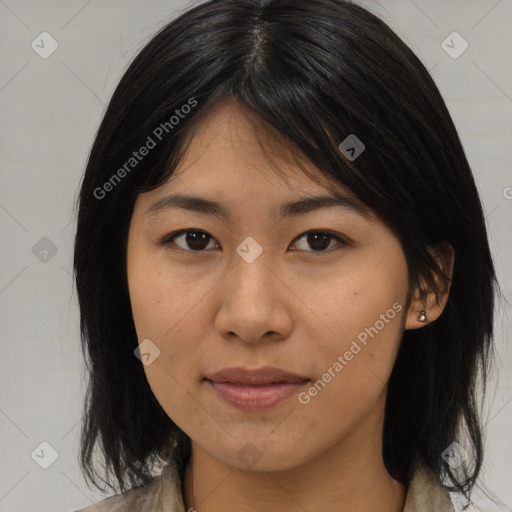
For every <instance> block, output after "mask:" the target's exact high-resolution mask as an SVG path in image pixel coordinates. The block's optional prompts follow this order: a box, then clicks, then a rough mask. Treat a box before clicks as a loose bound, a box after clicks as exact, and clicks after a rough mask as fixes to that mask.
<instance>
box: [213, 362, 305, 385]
mask: <svg viewBox="0 0 512 512" xmlns="http://www.w3.org/2000/svg"><path fill="white" fill-rule="evenodd" d="M206 379H207V380H210V381H212V382H229V383H230V384H245V385H253V386H257V385H263V384H273V383H277V382H304V381H307V380H309V379H306V378H305V377H301V376H299V375H295V374H293V373H290V372H287V371H285V370H281V369H280V368H275V367H273V366H265V367H263V368H257V369H253V370H251V369H249V368H242V367H240V366H236V367H232V368H224V369H223V370H221V371H219V372H216V373H213V374H210V375H207V376H206Z"/></svg>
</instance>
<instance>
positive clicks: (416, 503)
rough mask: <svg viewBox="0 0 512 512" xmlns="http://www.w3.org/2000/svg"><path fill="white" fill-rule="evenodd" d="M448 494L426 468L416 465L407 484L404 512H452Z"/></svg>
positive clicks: (438, 480) (439, 481)
mask: <svg viewBox="0 0 512 512" xmlns="http://www.w3.org/2000/svg"><path fill="white" fill-rule="evenodd" d="M453 510H454V508H453V505H452V501H451V498H450V493H449V492H448V490H447V489H446V487H444V486H443V485H442V483H441V480H440V479H439V478H438V477H437V476H436V475H434V474H433V473H432V472H431V471H430V470H429V469H428V468H427V467H426V466H424V465H422V464H416V465H415V466H414V471H413V475H412V480H411V481H410V482H409V486H408V490H407V496H406V501H405V507H404V512H453Z"/></svg>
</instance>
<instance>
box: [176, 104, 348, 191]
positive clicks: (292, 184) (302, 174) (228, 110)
mask: <svg viewBox="0 0 512 512" xmlns="http://www.w3.org/2000/svg"><path fill="white" fill-rule="evenodd" d="M186 148H187V150H186V151H185V153H184V156H183V158H182V159H181V161H180V163H179V165H178V166H177V168H176V169H175V171H174V172H173V175H172V176H171V177H170V179H169V180H168V182H167V183H168V184H169V185H171V184H172V185H173V187H172V188H173V189H174V188H176V189H178V188H181V187H182V186H183V184H184V183H185V182H186V183H187V184H189V183H193V184H194V185H196V186H200V187H202V186H204V185H208V187H209V190H211V191H212V192H213V193H215V190H212V188H211V187H213V188H214V189H215V188H217V189H218V192H219V193H222V191H223V190H225V189H226V187H227V188H228V190H234V189H235V187H237V188H238V187H242V188H243V187H250V186H252V187H253V188H254V189H260V190H262V191H265V190H267V191H268V189H269V188H275V187H285V188H287V189H289V191H291V192H292V193H295V194H297V195H303V194H305V193H308V192H322V191H323V192H325V191H326V190H332V189H333V188H335V189H336V190H337V191H338V192H343V193H344V194H346V195H349V191H348V190H346V189H345V188H344V187H343V186H341V185H340V184H339V183H336V182H335V181H334V180H333V179H332V178H329V177H327V176H326V175H324V174H323V173H322V172H321V171H320V170H319V169H318V168H316V167H315V166H314V165H313V164H312V163H311V162H309V161H308V160H307V159H306V158H305V156H304V155H302V154H300V153H299V151H297V149H296V148H294V147H293V146H292V145H290V144H287V142H286V141H285V140H284V138H283V136H282V135H281V134H280V133H279V132H278V131H277V130H276V129H275V128H274V127H273V126H271V125H270V124H268V123H266V122H265V121H264V120H263V119H261V118H260V117H258V116H257V115H256V114H254V113H253V112H251V111H250V110H249V109H247V108H245V107H243V106H241V105H240V104H239V103H237V102H236V101H234V100H232V99H225V100H223V101H221V102H220V103H218V104H217V105H215V106H214V107H213V108H212V109H211V110H210V111H209V112H208V114H207V115H206V116H205V117H204V118H203V119H201V120H200V121H199V122H198V123H197V125H196V126H195V127H194V130H193V131H192V132H191V133H190V135H189V137H187V139H186Z"/></svg>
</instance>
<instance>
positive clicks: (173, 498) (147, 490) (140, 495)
mask: <svg viewBox="0 0 512 512" xmlns="http://www.w3.org/2000/svg"><path fill="white" fill-rule="evenodd" d="M183 510H184V504H183V497H182V492H181V474H180V472H179V470H178V466H177V465H176V462H175V461H174V460H173V459H170V460H169V461H168V462H167V464H166V465H165V466H164V467H163V468H162V471H161V472H160V474H159V475H157V476H155V477H153V479H152V480H151V481H150V482H149V483H148V484H147V485H145V486H144V487H132V488H131V489H129V490H128V491H126V492H125V493H123V494H116V495H114V496H110V497H108V498H105V499H104V500H102V501H100V502H98V503H95V504H92V505H90V506H88V507H86V508H82V509H80V510H75V511H74V512H133V511H136V512H164V511H165V512H183Z"/></svg>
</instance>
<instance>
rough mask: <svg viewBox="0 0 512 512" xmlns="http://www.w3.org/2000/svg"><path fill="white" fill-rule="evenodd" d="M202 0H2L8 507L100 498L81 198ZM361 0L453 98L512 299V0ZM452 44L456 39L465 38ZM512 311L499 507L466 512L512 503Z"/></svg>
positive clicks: (500, 334)
mask: <svg viewBox="0 0 512 512" xmlns="http://www.w3.org/2000/svg"><path fill="white" fill-rule="evenodd" d="M196 3H199V2H192V3H188V4H187V3H185V2H182V1H178V0H174V1H169V2H165V1H163V0H145V1H144V2H143V1H142V0H139V1H136V0H125V1H123V2H115V1H112V0H107V1H100V0H89V1H86V0H73V1H67V2H64V1H57V0H53V1H49V0H46V1H36V0H0V48H1V50H0V51H1V63H0V64H1V65H0V119H1V137H0V144H1V155H2V161H1V170H0V180H1V181H0V183H1V188H0V230H1V234H2V243H1V265H0V314H1V326H2V332H1V340H2V341H1V349H2V353H1V357H0V385H1V387H0V389H1V394H0V428H1V430H0V432H1V436H0V450H1V451H0V453H1V457H0V512H11V511H16V512H25V511H32V510H36V509H37V510H38V511H39V512H50V511H51V512H56V511H57V510H61V511H70V510H74V509H76V508H80V507H84V506H87V505H89V504H90V503H91V502H96V501H98V500H99V499H101V498H102V497H103V496H102V495H101V494H100V493H99V492H98V491H94V490H90V489H88V487H87V485H86V483H85V481H84V479H83V477H82V475H81V472H80V470H79V467H78V461H77V460H78V459H77V454H78V434H79V422H80V413H81V409H82V397H83V392H84V376H83V368H82V358H81V353H80V349H79V339H78V309H77V302H76V294H75V292H74V289H73V282H72V277H71V269H72V247H73V245H72V244H73V237H74V231H75V212H74V209H73V204H74V201H75V195H76V193H77V188H78V185H79V181H80V178H81V176H82V173H83V170H84V166H85V163H86V159H87V155H88V151H89V149H90V146H91V144H92V141H93V138H94V135H95V132H96V129H97V127H98V125H99V122H100V119H101V117H102V115H103V113H104V109H105V105H106V103H107V102H108V99H109V97H110V95H111V94H112V92H113V89H114V87H115V85H116V83H117V81H118V80H119V78H120V76H121V74H122V72H123V70H124V69H125V68H126V66H127V64H128V63H129V62H130V60H131V59H132V58H133V57H134V56H135V55H136V53H137V51H138V50H139V49H140V48H142V46H143V45H144V44H145V42H147V41H148V40H149V38H150V37H151V35H152V34H154V33H155V31H156V30H157V29H158V28H159V27H161V26H162V25H164V24H165V23H166V22H167V21H168V19H169V18H170V17H174V16H175V15H177V14H178V13H179V12H182V11H183V10H185V9H186V8H187V7H188V6H189V5H195V4H196ZM362 3H364V5H366V6H367V7H369V8H370V10H373V11H374V12H377V13H378V14H380V15H381V16H382V17H383V18H384V19H385V20H386V21H387V22H388V23H389V24H390V25H391V26H392V27H393V28H394V29H395V30H396V31H397V33H398V34H399V35H400V36H401V37H402V38H403V39H404V40H405V41H406V42H407V43H408V44H409V45H410V46H411V47H412V49H413V50H414V51H415V52H416V53H417V55H418V56H419V57H420V59H421V60H422V61H423V62H424V64H425V65H426V67H427V68H428V69H429V70H430V71H431V73H432V75H433V77H434V79H435V81H436V83H437V84H438V86H439V88H440V90H441V93H442V94H443V96H444V98H445V100H446V103H447V105H448V108H449V110H450V112H451V114H452V116H453V119H454V121H455V124H456V126H457V129H458V131H459V134H460V136H461V139H462V142H463V145H464V148H465V150H466V152H467V155H468V158H469V161H470V163H471V165H472V167H473V170H474V174H475V178H476V181H477V185H478V187H479V190H480V191H481V197H482V201H483V204H484V208H485V211H486V215H487V222H488V227H489V237H490V243H491V248H492V252H493V254H494V257H495V262H496V267H497V272H498V277H499V279H500V281H501V285H502V288H503V291H504V292H505V295H506V297H507V299H508V300H509V301H510V299H511V298H512V294H511V285H512V271H511V268H510V255H511V253H512V251H511V227H510V218H511V212H512V188H508V187H512V173H511V171H510V162H511V142H512V139H511V135H512V115H511V114H512V72H511V66H510V56H511V55H512V36H511V29H510V27H511V26H512V23H511V22H512V1H511V0H501V1H497V0H471V1H467V0H464V1H463V0H435V1H426V0H414V1H413V0H383V2H382V3H381V4H378V3H376V2H370V1H366V2H362ZM44 31H46V32H48V33H49V34H50V35H51V36H52V37H53V38H54V39H55V40H56V41H57V43H58V45H59V46H58V48H57V50H56V51H55V52H54V53H53V54H52V55H50V56H49V57H48V58H46V59H43V58H42V57H40V55H39V54H38V53H36V51H35V50H34V49H33V48H32V47H31V43H32V42H33V41H35V44H39V46H40V47H42V46H43V45H44V48H45V51H47V50H48V49H49V48H50V41H49V39H45V42H44V43H41V37H39V35H40V34H41V33H42V32H44ZM453 31H457V32H458V33H459V34H460V35H461V36H462V37H463V38H464V39H465V40H466V41H467V43H468V45H469V47H468V48H467V50H466V51H465V52H464V53H462V54H461V55H460V56H459V57H458V58H452V57H451V56H450V55H448V54H447V53H446V51H445V50H444V49H443V46H442V42H443V41H444V40H445V39H446V38H447V36H448V35H449V34H451V33H452V32H453ZM44 37H46V36H44ZM445 44H446V43H445ZM447 44H449V45H451V46H454V48H453V49H452V51H458V50H460V49H461V48H462V46H461V40H459V39H455V40H454V42H453V43H452V42H451V39H448V41H447ZM40 51H42V48H41V50H40ZM41 239H43V240H41ZM45 251H46V252H45ZM507 262H508V263H509V264H508V265H507ZM468 278H470V276H468ZM509 313H510V307H509V306H507V305H506V304H502V306H500V307H498V309H497V319H496V324H495V325H496V345H497V349H498V350H497V353H498V357H497V362H496V366H495V371H494V373H493V378H492V380H491V383H490V386H489V392H488V396H487V399H486V402H485V411H486V412H485V421H486V449H487V452H486V453H487V455H486V460H485V467H484V471H483V474H482V478H481V481H480V486H481V487H484V488H487V489H490V490H492V491H493V492H494V493H495V494H496V495H497V496H498V497H499V498H501V500H503V502H504V505H503V506H502V507H501V508H499V507H497V506H496V505H494V504H493V503H492V502H490V501H489V500H487V499H485V496H483V497H482V496H480V495H481V493H480V492H477V493H475V502H476V505H477V507H476V508H473V509H472V510H481V511H490V510H512V486H511V485H510V483H511V482H512V465H511V462H510V460H511V456H512V443H511V436H510V432H511V430H512V429H511V424H512V403H511V402H512V372H511V371H510V370H512V350H511V347H510V343H507V342H508V341H509V339H510V337H509V333H510V328H511V322H510V315H509ZM42 442H47V443H49V444H50V445H51V447H53V450H55V452H56V454H57V458H56V460H55V461H54V462H53V463H52V464H51V465H50V466H49V467H48V468H47V469H43V468H42V467H40V464H44V463H49V462H51V454H52V451H51V450H52V449H51V448H49V447H48V446H46V445H43V446H42V447H40V443H42ZM34 450H35V452H34ZM31 454H33V455H31ZM36 461H37V462H38V463H36Z"/></svg>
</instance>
